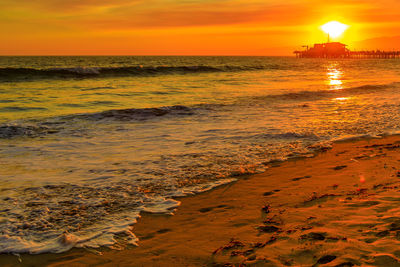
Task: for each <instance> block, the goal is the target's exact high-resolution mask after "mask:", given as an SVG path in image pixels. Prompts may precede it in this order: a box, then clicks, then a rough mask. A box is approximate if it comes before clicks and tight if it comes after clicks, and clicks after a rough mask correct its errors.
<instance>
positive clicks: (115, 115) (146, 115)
mask: <svg viewBox="0 0 400 267" xmlns="http://www.w3.org/2000/svg"><path fill="white" fill-rule="evenodd" d="M168 114H170V115H178V116H185V115H186V116H188V115H193V114H194V109H192V108H189V107H186V106H182V105H176V106H166V107H159V108H141V109H136V108H130V109H112V110H106V111H102V112H97V113H86V114H74V115H69V116H66V117H64V118H66V119H76V118H77V119H85V120H96V121H98V120H104V119H112V120H117V121H130V120H147V119H151V118H154V117H161V116H165V115H168Z"/></svg>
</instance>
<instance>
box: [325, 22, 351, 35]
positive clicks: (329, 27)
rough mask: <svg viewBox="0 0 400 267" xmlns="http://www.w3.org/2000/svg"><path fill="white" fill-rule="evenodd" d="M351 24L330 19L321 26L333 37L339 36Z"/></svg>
mask: <svg viewBox="0 0 400 267" xmlns="http://www.w3.org/2000/svg"><path fill="white" fill-rule="evenodd" d="M348 27H349V26H348V25H346V24H343V23H340V22H337V21H330V22H328V23H326V24H324V25H322V26H321V29H322V30H323V31H324V32H325V33H327V34H328V35H329V36H330V37H332V38H337V37H339V36H340V35H342V33H343V32H344V31H345V30H347V28H348Z"/></svg>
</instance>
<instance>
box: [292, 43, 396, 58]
mask: <svg viewBox="0 0 400 267" xmlns="http://www.w3.org/2000/svg"><path fill="white" fill-rule="evenodd" d="M303 47H304V48H305V50H302V51H297V50H296V51H294V52H293V53H294V54H295V55H296V57H297V58H382V59H389V58H400V51H381V50H371V51H364V50H363V51H351V50H349V49H348V48H347V45H345V44H342V43H339V42H328V43H323V44H314V46H313V47H308V46H303Z"/></svg>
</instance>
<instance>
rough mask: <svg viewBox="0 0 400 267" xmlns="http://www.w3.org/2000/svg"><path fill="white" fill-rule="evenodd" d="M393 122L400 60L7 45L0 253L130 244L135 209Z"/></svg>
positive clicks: (0, 118)
mask: <svg viewBox="0 0 400 267" xmlns="http://www.w3.org/2000/svg"><path fill="white" fill-rule="evenodd" d="M399 129H400V60H396V59H298V58H294V57H229V56H225V57H219V56H209V57H196V56H193V57H192V56H184V57H183V56H146V57H142V56H68V57H66V56H37V57H16V56H3V57H0V253H14V254H18V253H32V254H37V253H60V252H65V251H67V250H69V249H71V248H73V247H78V248H90V249H101V248H103V247H111V248H115V247H118V244H122V243H124V244H128V245H131V244H132V245H135V244H137V243H138V242H140V240H138V238H137V237H136V236H135V230H134V229H135V228H134V224H135V223H136V220H137V219H138V218H139V216H140V213H141V212H150V213H165V214H171V213H173V212H174V210H175V209H176V208H178V207H179V204H180V202H179V201H178V200H177V197H182V196H188V195H193V194H198V193H201V192H204V191H207V190H210V189H212V188H214V187H216V186H219V185H222V184H227V183H232V182H234V181H236V180H238V179H241V178H242V177H244V175H248V174H254V173H262V172H265V171H266V170H267V169H268V168H269V167H270V166H271V164H276V162H282V161H285V160H287V159H291V158H303V157H313V156H314V155H315V154H316V153H318V152H319V151H321V150H324V149H329V147H330V146H331V144H332V142H335V141H338V140H345V139H351V138H358V137H381V136H384V135H390V134H396V133H398V131H399ZM266 182H267V181H266ZM179 199H180V200H182V199H181V198H179ZM183 201H184V200H183ZM199 216H201V215H200V214H199Z"/></svg>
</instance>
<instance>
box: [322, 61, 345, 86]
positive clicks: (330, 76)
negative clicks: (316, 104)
mask: <svg viewBox="0 0 400 267" xmlns="http://www.w3.org/2000/svg"><path fill="white" fill-rule="evenodd" d="M326 75H327V84H328V85H329V90H341V89H343V81H342V79H343V72H342V71H341V70H340V69H339V68H338V65H337V64H331V65H329V66H328V68H327V73H326Z"/></svg>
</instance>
